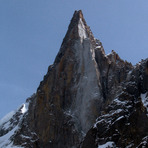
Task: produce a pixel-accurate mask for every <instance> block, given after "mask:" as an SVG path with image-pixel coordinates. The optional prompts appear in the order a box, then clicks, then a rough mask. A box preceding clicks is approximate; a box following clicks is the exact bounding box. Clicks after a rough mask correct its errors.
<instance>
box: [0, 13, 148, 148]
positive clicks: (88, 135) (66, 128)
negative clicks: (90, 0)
mask: <svg viewBox="0 0 148 148" xmlns="http://www.w3.org/2000/svg"><path fill="white" fill-rule="evenodd" d="M147 92H148V60H143V61H141V63H139V64H137V65H136V66H133V65H132V64H131V63H128V62H127V61H124V60H122V59H121V58H120V57H119V55H118V54H117V53H116V52H115V51H112V52H111V53H110V54H108V55H106V54H105V51H104V48H103V46H102V43H101V42H100V41H99V40H97V39H95V38H94V36H93V34H92V32H91V30H90V28H89V27H88V26H87V24H86V21H85V20H84V17H83V14H82V12H81V11H75V13H74V15H73V18H72V20H71V23H70V25H69V27H68V31H67V33H66V36H65V38H64V40H63V42H62V45H61V48H60V51H59V53H58V55H57V57H56V59H55V61H54V63H53V65H51V66H49V68H48V72H47V74H46V75H45V76H44V79H43V81H42V82H41V83H40V85H39V87H38V89H37V92H36V93H35V94H34V95H33V96H32V97H30V98H28V99H27V101H26V103H25V104H23V105H22V106H21V107H20V108H19V109H18V110H17V111H16V112H14V113H13V114H11V115H9V116H7V118H4V119H3V120H1V122H0V146H1V147H7V146H12V147H13V146H16V147H17V146H18V147H26V148H79V147H82V148H98V147H101V146H103V145H104V147H105V146H106V147H119V148H120V147H121V148H125V147H127V148H130V147H131V148H136V147H138V148H140V147H147V145H148V127H147V125H148V116H147V111H148V97H147V96H148V95H147Z"/></svg>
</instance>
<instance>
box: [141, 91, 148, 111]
mask: <svg viewBox="0 0 148 148" xmlns="http://www.w3.org/2000/svg"><path fill="white" fill-rule="evenodd" d="M141 101H142V103H143V106H144V107H145V108H146V110H147V112H148V96H147V93H145V94H141Z"/></svg>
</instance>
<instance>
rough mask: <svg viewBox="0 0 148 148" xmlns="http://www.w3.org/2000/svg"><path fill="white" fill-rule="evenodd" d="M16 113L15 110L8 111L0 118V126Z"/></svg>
mask: <svg viewBox="0 0 148 148" xmlns="http://www.w3.org/2000/svg"><path fill="white" fill-rule="evenodd" d="M15 113H16V111H11V112H10V113H8V114H7V115H6V116H4V117H3V118H2V119H1V120H0V126H1V125H2V124H4V123H6V122H8V121H9V120H10V119H11V118H12V117H13V115H14V114H15Z"/></svg>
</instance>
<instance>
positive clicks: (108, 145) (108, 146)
mask: <svg viewBox="0 0 148 148" xmlns="http://www.w3.org/2000/svg"><path fill="white" fill-rule="evenodd" d="M113 147H115V143H114V142H112V141H110V142H107V143H105V144H103V145H99V146H98V148H113Z"/></svg>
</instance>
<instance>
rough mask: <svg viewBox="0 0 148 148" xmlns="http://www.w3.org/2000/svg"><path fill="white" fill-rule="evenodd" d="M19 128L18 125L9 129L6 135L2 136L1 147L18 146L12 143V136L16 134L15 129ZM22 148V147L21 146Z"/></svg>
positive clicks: (14, 147)
mask: <svg viewBox="0 0 148 148" xmlns="http://www.w3.org/2000/svg"><path fill="white" fill-rule="evenodd" d="M16 130H18V126H16V127H15V128H13V129H12V130H11V131H9V132H8V133H7V134H6V135H4V136H2V137H0V147H1V148H12V147H13V148H17V147H16V146H13V145H12V143H11V140H10V138H11V136H13V135H14V133H15V131H16ZM20 148H21V147H20Z"/></svg>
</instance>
